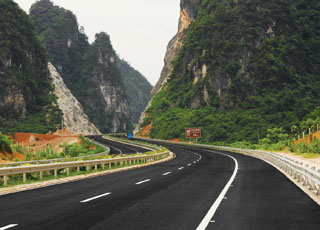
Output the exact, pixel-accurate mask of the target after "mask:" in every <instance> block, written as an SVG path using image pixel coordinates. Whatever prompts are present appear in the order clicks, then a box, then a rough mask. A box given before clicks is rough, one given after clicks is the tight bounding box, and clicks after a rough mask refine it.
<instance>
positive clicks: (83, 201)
mask: <svg viewBox="0 0 320 230" xmlns="http://www.w3.org/2000/svg"><path fill="white" fill-rule="evenodd" d="M110 194H111V192H107V193H104V194H101V195H98V196H95V197H91V198H89V199H86V200H82V201H80V203H86V202H89V201H92V200H95V199H98V198H101V197H104V196H108V195H110ZM0 230H1V229H0Z"/></svg>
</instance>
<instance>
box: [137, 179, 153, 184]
mask: <svg viewBox="0 0 320 230" xmlns="http://www.w3.org/2000/svg"><path fill="white" fill-rule="evenodd" d="M148 181H151V179H147V180H143V181H139V182H137V183H136V184H143V183H146V182H148Z"/></svg>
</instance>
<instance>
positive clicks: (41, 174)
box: [40, 172, 43, 180]
mask: <svg viewBox="0 0 320 230" xmlns="http://www.w3.org/2000/svg"><path fill="white" fill-rule="evenodd" d="M42 179H43V172H40V180H42Z"/></svg>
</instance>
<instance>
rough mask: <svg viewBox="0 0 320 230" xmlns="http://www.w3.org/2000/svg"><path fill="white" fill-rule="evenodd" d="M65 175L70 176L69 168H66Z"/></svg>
mask: <svg viewBox="0 0 320 230" xmlns="http://www.w3.org/2000/svg"><path fill="white" fill-rule="evenodd" d="M67 176H70V169H69V168H67Z"/></svg>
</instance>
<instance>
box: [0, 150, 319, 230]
mask: <svg viewBox="0 0 320 230" xmlns="http://www.w3.org/2000/svg"><path fill="white" fill-rule="evenodd" d="M162 145H164V144H162ZM165 145H166V146H167V147H168V148H169V149H170V150H171V151H172V152H174V153H175V154H176V158H175V159H173V160H171V161H168V162H165V163H161V164H157V165H153V166H148V167H143V168H139V169H135V170H130V171H125V172H120V173H116V174H110V175H105V176H99V177H95V178H91V179H87V180H82V181H75V182H70V183H66V184H60V185H55V186H50V187H45V188H40V189H35V190H30V191H25V192H20V193H15V194H9V195H4V196H0V230H2V229H32V230H34V229H42V230H43V229H55V230H57V229H126V230H128V229H138V230H141V229H170V230H176V229H182V230H188V229H192V230H195V229H198V230H200V229H224V230H233V229H235V230H242V229H243V230H250V229H254V230H264V229H265V230H272V229H284V230H288V229H290V230H292V229H297V230H298V229H299V230H301V229H304V230H307V229H310V230H316V229H320V206H318V205H317V204H316V203H315V202H314V201H312V200H311V199H310V198H309V197H308V196H307V195H305V194H304V193H303V192H302V191H301V190H300V189H299V188H298V187H296V186H295V185H294V184H293V183H292V182H291V181H289V180H288V179H287V178H286V177H285V176H284V175H282V174H281V173H279V172H278V171H277V170H276V169H274V168H273V167H272V166H270V165H268V164H266V163H265V162H263V161H261V160H258V159H255V158H251V157H247V156H244V155H239V154H233V153H227V152H223V151H213V150H208V149H200V148H193V147H184V146H175V145H171V144H165ZM228 185H230V186H228ZM226 189H228V190H226ZM222 191H225V192H226V194H223V193H222Z"/></svg>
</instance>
